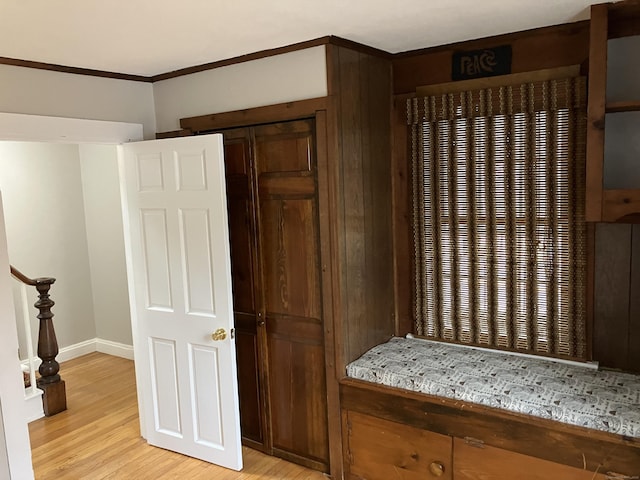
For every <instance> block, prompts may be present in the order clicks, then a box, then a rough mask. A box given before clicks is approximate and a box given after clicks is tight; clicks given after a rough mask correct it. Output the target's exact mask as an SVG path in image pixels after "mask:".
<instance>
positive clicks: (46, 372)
mask: <svg viewBox="0 0 640 480" xmlns="http://www.w3.org/2000/svg"><path fill="white" fill-rule="evenodd" d="M11 275H13V276H14V277H15V278H17V279H18V280H20V281H21V282H22V283H24V284H26V285H30V286H33V287H35V288H36V290H37V291H38V301H37V302H36V303H35V304H34V306H35V307H36V308H37V309H38V310H39V312H40V313H38V319H39V320H40V328H39V330H38V357H39V358H40V360H41V361H42V363H41V364H40V367H39V368H38V372H40V378H39V379H38V381H37V383H38V388H40V389H41V390H42V391H43V392H44V394H43V397H42V402H43V407H44V414H45V415H46V416H48V417H49V416H51V415H55V414H56V413H60V412H62V411H64V410H66V409H67V398H66V392H65V384H64V380H62V379H61V378H60V375H59V373H58V372H59V371H60V364H59V363H58V362H57V361H56V356H57V355H58V341H57V339H56V332H55V329H54V327H53V312H51V307H53V306H54V305H55V302H54V301H53V300H51V298H50V297H49V290H50V289H51V285H53V284H54V283H55V281H56V279H55V278H50V277H40V278H33V279H32V278H29V277H27V276H26V275H25V274H23V273H22V272H20V270H18V269H17V268H15V267H14V266H11Z"/></svg>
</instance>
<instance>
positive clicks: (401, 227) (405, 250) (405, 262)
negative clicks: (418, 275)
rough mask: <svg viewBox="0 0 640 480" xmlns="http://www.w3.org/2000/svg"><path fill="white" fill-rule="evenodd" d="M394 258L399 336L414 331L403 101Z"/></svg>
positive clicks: (397, 119) (397, 111)
mask: <svg viewBox="0 0 640 480" xmlns="http://www.w3.org/2000/svg"><path fill="white" fill-rule="evenodd" d="M392 128H393V158H392V169H393V235H394V238H393V259H394V285H395V289H396V292H395V299H396V302H395V307H396V312H395V315H396V332H395V334H396V336H404V335H406V334H407V333H412V332H413V326H414V320H413V316H414V315H413V311H412V308H411V307H412V305H413V304H412V294H413V288H414V287H413V285H414V275H413V266H412V265H413V261H412V258H413V250H412V246H413V242H412V235H411V232H412V229H411V222H412V221H411V194H412V191H411V166H410V158H409V155H408V154H407V153H408V152H409V148H410V147H409V141H410V140H409V132H408V127H407V122H406V107H405V103H404V101H402V100H398V101H396V103H395V106H394V115H393V124H392Z"/></svg>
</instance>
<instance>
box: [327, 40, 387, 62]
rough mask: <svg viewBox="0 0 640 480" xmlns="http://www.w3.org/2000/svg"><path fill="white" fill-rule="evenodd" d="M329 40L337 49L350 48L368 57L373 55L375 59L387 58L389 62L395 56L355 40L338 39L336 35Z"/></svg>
mask: <svg viewBox="0 0 640 480" xmlns="http://www.w3.org/2000/svg"><path fill="white" fill-rule="evenodd" d="M328 38H329V41H328V43H329V44H331V45H335V46H337V47H344V48H348V49H349V50H353V51H355V52H359V53H364V54H366V55H372V56H374V57H380V58H386V59H387V60H391V59H392V58H393V56H394V54H392V53H389V52H387V51H386V50H381V49H379V48H375V47H370V46H369V45H365V44H363V43H358V42H354V41H353V40H349V39H347V38H342V37H336V36H335V35H331V36H330V37H328Z"/></svg>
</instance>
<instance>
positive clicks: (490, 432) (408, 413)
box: [340, 379, 640, 474]
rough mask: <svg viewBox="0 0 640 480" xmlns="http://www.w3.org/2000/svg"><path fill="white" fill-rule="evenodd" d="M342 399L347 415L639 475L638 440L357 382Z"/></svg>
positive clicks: (347, 385)
mask: <svg viewBox="0 0 640 480" xmlns="http://www.w3.org/2000/svg"><path fill="white" fill-rule="evenodd" d="M340 399H341V405H342V409H343V410H352V411H356V412H360V413H365V414H368V415H372V416H374V417H377V418H382V419H385V420H391V421H394V422H399V423H403V424H405V425H411V426H413V427H415V428H420V429H425V430H429V431H432V432H436V433H440V434H443V435H450V436H452V437H458V438H465V437H472V438H476V439H480V440H482V441H483V442H484V443H485V444H486V445H488V446H493V447H497V448H503V449H506V450H509V451H512V452H516V453H522V454H524V455H529V456H533V457H537V458H541V459H544V460H549V461H552V462H556V463H561V464H564V465H568V466H571V467H575V468H580V469H583V468H586V469H588V470H590V471H600V472H608V471H617V472H621V473H622V472H625V471H626V473H627V474H631V473H633V474H636V473H637V472H638V467H639V463H640V440H639V439H633V438H629V437H624V436H621V435H615V434H611V433H606V432H600V431H596V430H592V429H588V428H584V427H578V426H573V425H567V424H563V423H559V422H555V421H553V420H547V419H543V418H538V417H532V416H530V415H525V414H519V413H513V412H508V411H506V410H499V409H495V408H490V407H485V406H482V405H478V404H473V403H469V402H462V401H459V400H453V399H448V398H444V397H435V396H432V395H427V394H421V393H414V392H409V391H405V390H401V389H397V388H392V387H386V386H383V385H376V384H371V383H367V382H363V381H360V380H353V379H348V380H343V381H342V382H341V385H340Z"/></svg>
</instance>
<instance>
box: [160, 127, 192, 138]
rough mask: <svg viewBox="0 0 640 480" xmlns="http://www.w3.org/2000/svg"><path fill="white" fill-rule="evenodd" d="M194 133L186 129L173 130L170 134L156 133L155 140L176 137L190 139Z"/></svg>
mask: <svg viewBox="0 0 640 480" xmlns="http://www.w3.org/2000/svg"><path fill="white" fill-rule="evenodd" d="M193 134H194V133H193V132H192V131H191V130H188V129H186V128H185V129H182V130H173V131H171V132H156V140H162V139H164V138H176V137H190V136H192V135H193Z"/></svg>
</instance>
